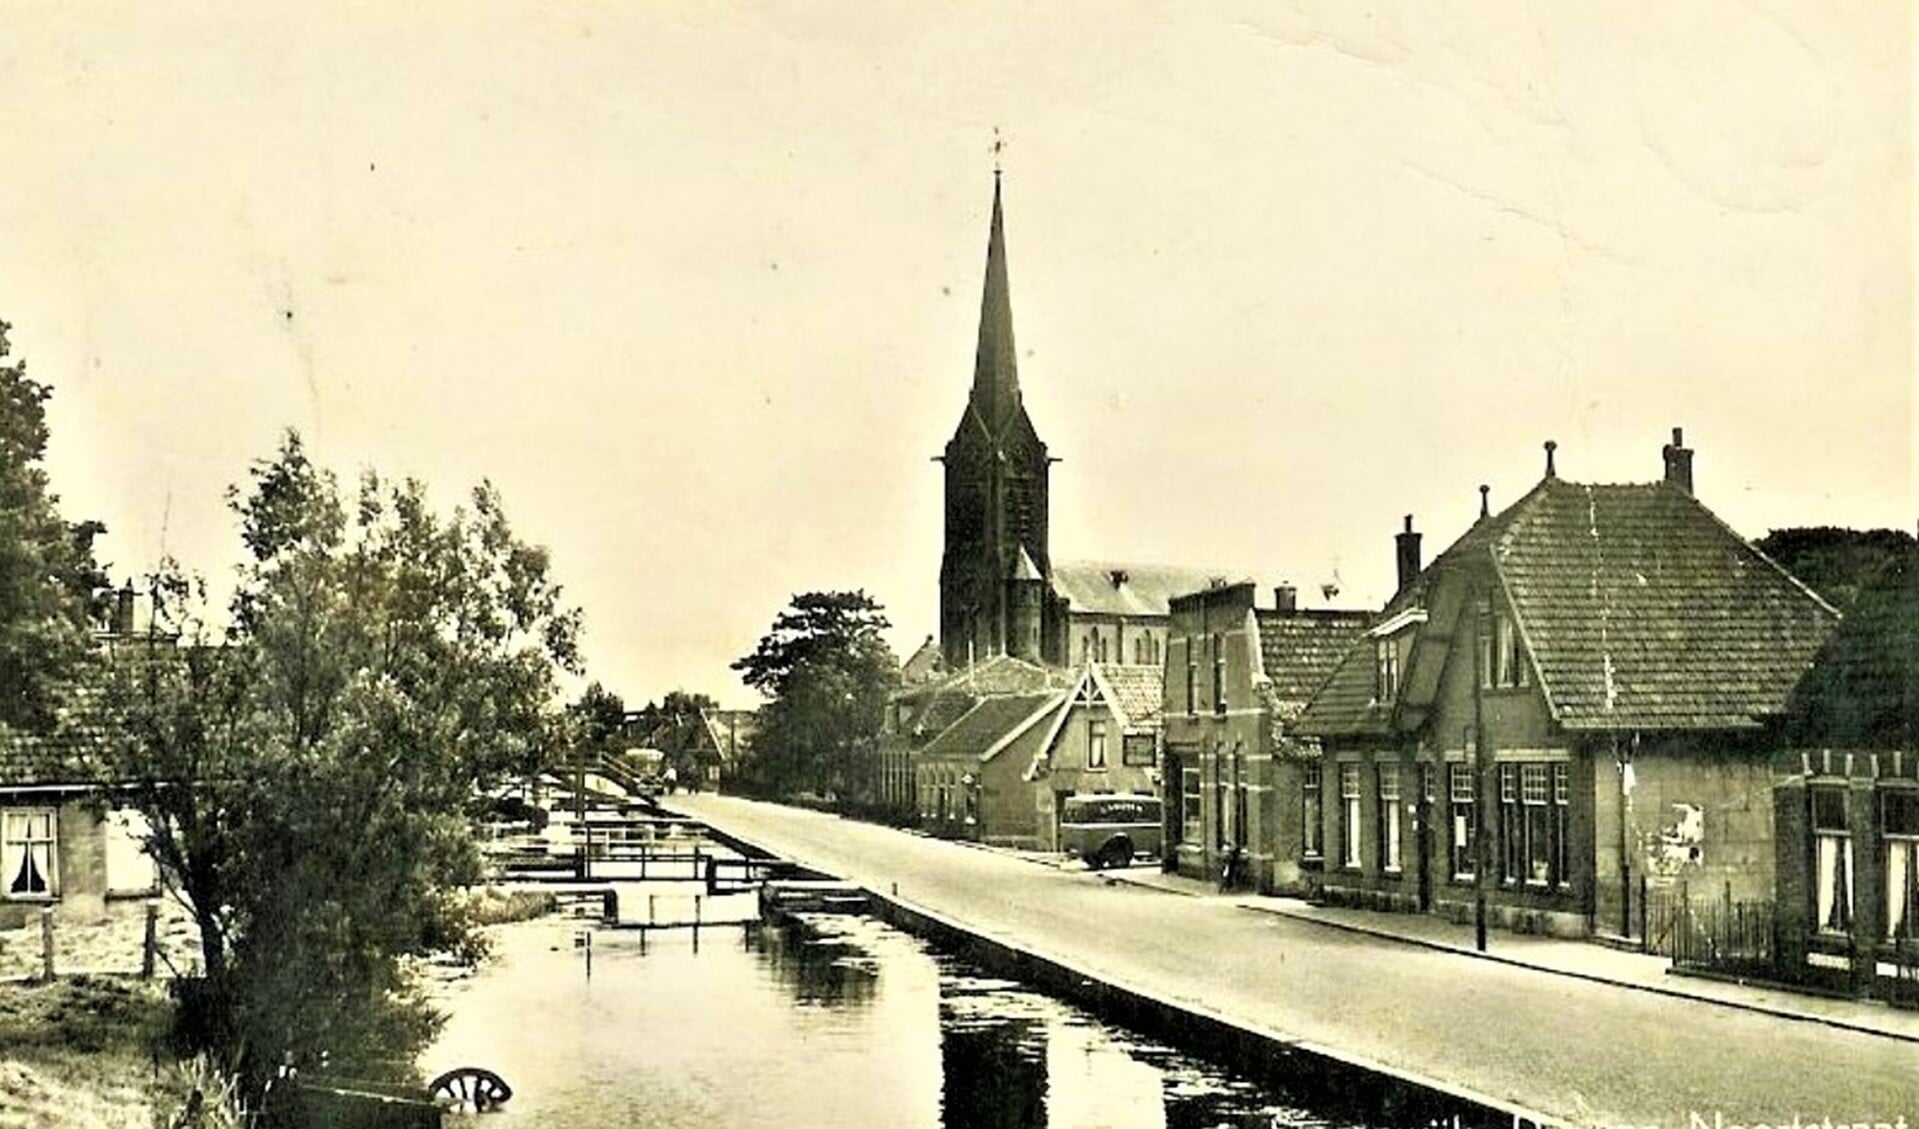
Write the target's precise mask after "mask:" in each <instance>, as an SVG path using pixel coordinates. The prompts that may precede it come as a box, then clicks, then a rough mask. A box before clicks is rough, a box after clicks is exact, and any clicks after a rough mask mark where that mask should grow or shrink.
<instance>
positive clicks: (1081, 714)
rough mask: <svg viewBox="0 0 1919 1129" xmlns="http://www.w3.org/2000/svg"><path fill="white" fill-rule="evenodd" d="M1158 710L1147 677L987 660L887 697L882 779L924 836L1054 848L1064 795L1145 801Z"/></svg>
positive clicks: (1104, 668) (1115, 668) (1152, 776)
mask: <svg viewBox="0 0 1919 1129" xmlns="http://www.w3.org/2000/svg"><path fill="white" fill-rule="evenodd" d="M1159 701H1160V689H1159V672H1158V671H1156V670H1153V669H1151V668H1146V667H1135V666H1130V665H1125V666H1122V665H1118V664H1106V665H1102V664H1090V665H1088V666H1086V667H1084V668H1082V669H1080V670H1077V671H1066V670H1060V669H1057V668H1050V667H1042V666H1039V665H1037V664H1032V663H1027V662H1025V661H1023V660H1020V659H1015V658H1011V657H1008V656H999V657H997V658H995V659H992V660H989V661H988V662H986V663H984V664H981V665H980V666H978V667H975V668H974V669H973V670H971V671H961V672H960V673H958V674H956V675H953V676H950V677H949V678H948V679H946V680H943V681H942V682H941V683H938V684H934V685H932V686H928V687H924V688H920V689H919V690H917V691H912V690H909V691H903V692H902V693H901V694H899V695H896V696H895V699H894V708H895V711H896V712H895V714H894V716H893V717H892V718H890V719H889V730H890V732H889V734H888V738H887V742H888V744H887V748H888V752H887V753H886V754H885V757H884V760H885V762H886V763H887V767H885V768H883V770H882V776H883V778H884V779H885V780H886V781H887V782H888V787H889V788H890V789H894V790H901V789H907V788H910V789H911V791H910V795H909V796H908V797H906V799H907V801H908V802H909V803H910V807H911V815H912V817H913V821H914V822H916V823H917V824H918V825H919V826H920V827H921V828H923V829H925V830H927V831H929V832H931V833H933V834H935V835H939V836H942V837H946V838H959V839H969V840H975V841H979V842H988V843H994V844H1001V845H1007V846H1017V847H1023V848H1029V849H1037V850H1057V849H1058V844H1059V827H1058V819H1059V809H1060V804H1061V801H1062V800H1063V799H1064V797H1066V796H1070V795H1074V794H1076V793H1137V794H1146V795H1150V794H1153V793H1154V792H1155V791H1156V786H1157V781H1158V775H1157V772H1158V751H1159ZM894 802H897V801H894Z"/></svg>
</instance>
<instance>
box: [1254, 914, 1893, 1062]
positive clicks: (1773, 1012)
mask: <svg viewBox="0 0 1919 1129" xmlns="http://www.w3.org/2000/svg"><path fill="white" fill-rule="evenodd" d="M1234 904H1235V905H1237V906H1238V907H1239V908H1240V909H1243V910H1248V911H1250V912H1253V913H1264V914H1269V915H1271V916H1273V917H1283V918H1286V919H1287V920H1288V921H1300V922H1304V923H1306V924H1308V925H1320V926H1324V927H1325V928H1327V929H1336V930H1339V931H1340V932H1343V933H1353V934H1357V935H1359V936H1362V937H1373V938H1376V939H1378V940H1382V941H1394V942H1397V943H1399V944H1402V945H1412V946H1414V947H1417V948H1421V949H1430V950H1432V951H1434V952H1441V953H1451V954H1453V955H1454V956H1462V957H1471V958H1473V959H1474V960H1485V961H1491V962H1493V963H1495V964H1504V965H1509V966H1511V967H1513V968H1525V969H1530V970H1532V971H1534V972H1543V973H1546V974H1548V975H1551V976H1564V977H1567V978H1569V979H1573V980H1584V981H1586V982H1587V983H1590V984H1603V985H1606V986H1608V987H1613V988H1626V989H1629V990H1631V991H1635V992H1648V993H1651V994H1652V995H1655V996H1667V997H1670V998H1672V999H1675V1000H1690V1001H1693V1002H1696V1003H1702V1004H1716V1005H1718V1006H1720V1007H1726V1008H1732V1009H1734V1010H1736V1011H1747V1012H1753V1013H1756V1014H1759V1015H1769V1016H1772V1017H1774V1018H1776V1019H1791V1020H1796V1021H1798V1022H1800V1023H1816V1024H1819V1025H1820V1026H1822V1027H1831V1028H1835V1029H1837V1030H1840V1031H1851V1032H1853V1033H1855V1034H1859V1035H1873V1036H1877V1037H1878V1038H1881V1039H1895V1040H1898V1041H1899V1042H1902V1043H1919V1035H1909V1034H1906V1033H1905V1032H1902V1031H1887V1030H1886V1029H1884V1028H1882V1027H1871V1026H1868V1025H1866V1024H1863V1023H1854V1022H1851V1021H1849V1020H1845V1019H1840V1018H1837V1017H1834V1016H1825V1015H1814V1014H1812V1013H1810V1012H1803V1011H1792V1010H1790V1009H1787V1008H1781V1007H1774V1006H1772V1005H1770V1004H1761V1003H1750V1002H1746V1001H1743V1000H1728V999H1723V998H1721V997H1718V996H1705V995H1700V994H1699V993H1697V992H1687V991H1684V990H1682V989H1679V988H1667V987H1662V986H1660V985H1658V984H1643V983H1638V982H1635V981H1632V980H1620V979H1617V978H1615V977H1611V976H1602V975H1600V974H1599V973H1596V972H1580V971H1577V970H1575V969H1570V968H1554V967H1552V966H1551V965H1545V964H1534V963H1532V962H1531V961H1525V960H1520V959H1518V958H1516V957H1509V956H1503V955H1501V954H1499V953H1482V952H1478V951H1476V950H1473V949H1462V948H1460V947H1459V946H1457V945H1449V944H1446V943H1445V942H1443V941H1428V940H1426V939H1424V938H1420V937H1407V936H1404V935H1401V934H1398V933H1390V932H1387V931H1386V930H1383V929H1374V928H1371V927H1368V926H1365V925H1357V924H1354V923H1352V922H1348V921H1331V920H1328V919H1326V918H1323V917H1312V916H1310V915H1307V914H1301V913H1294V912H1292V911H1290V910H1286V909H1282V908H1280V907H1278V906H1266V905H1260V904H1258V903H1256V902H1248V901H1244V900H1242V901H1239V902H1235V903H1234Z"/></svg>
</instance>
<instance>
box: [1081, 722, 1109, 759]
mask: <svg viewBox="0 0 1919 1129" xmlns="http://www.w3.org/2000/svg"><path fill="white" fill-rule="evenodd" d="M1086 768H1087V771H1089V772H1104V771H1105V770H1106V719H1105V718H1103V717H1089V718H1087V719H1086Z"/></svg>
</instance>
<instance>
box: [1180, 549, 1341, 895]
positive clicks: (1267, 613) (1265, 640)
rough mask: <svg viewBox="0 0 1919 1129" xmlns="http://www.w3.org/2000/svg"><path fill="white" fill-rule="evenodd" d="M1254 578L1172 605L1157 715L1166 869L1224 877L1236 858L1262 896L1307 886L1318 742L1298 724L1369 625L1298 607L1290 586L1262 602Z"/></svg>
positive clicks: (1189, 596) (1201, 592)
mask: <svg viewBox="0 0 1919 1129" xmlns="http://www.w3.org/2000/svg"><path fill="white" fill-rule="evenodd" d="M1255 597H1256V591H1255V589H1254V586H1253V585H1252V584H1251V583H1241V584H1229V585H1219V586H1215V587H1212V588H1205V589H1201V590H1199V591H1197V592H1192V593H1189V594H1187V595H1183V596H1179V597H1176V598H1175V599H1174V600H1173V601H1172V611H1173V615H1172V626H1171V634H1170V637H1169V639H1168V642H1167V654H1166V667H1165V672H1166V673H1165V677H1164V679H1163V686H1164V691H1163V695H1162V703H1163V704H1162V711H1161V712H1162V716H1163V718H1164V731H1165V757H1164V762H1163V763H1164V765H1165V772H1164V776H1165V800H1166V807H1165V810H1166V813H1167V837H1166V841H1167V855H1166V862H1167V864H1168V866H1169V868H1174V869H1177V870H1178V871H1179V872H1181V873H1183V874H1186V875H1189V876H1192V877H1196V878H1214V879H1216V878H1218V877H1219V876H1220V875H1221V873H1222V871H1223V869H1224V864H1225V860H1226V858H1227V856H1228V854H1229V853H1231V854H1232V855H1234V856H1235V857H1237V858H1238V859H1239V860H1240V861H1241V862H1242V863H1243V864H1244V869H1243V872H1242V873H1243V875H1244V878H1245V880H1246V881H1247V882H1248V884H1250V885H1251V886H1253V887H1254V888H1256V889H1258V890H1260V891H1262V892H1268V893H1270V892H1275V891H1277V892H1286V893H1300V892H1303V889H1304V885H1303V881H1302V870H1301V863H1302V859H1304V858H1308V857H1312V856H1310V855H1309V851H1310V849H1311V848H1312V843H1311V842H1310V840H1309V837H1307V836H1306V835H1305V834H1304V832H1303V825H1302V821H1301V820H1302V813H1301V811H1300V809H1299V807H1298V805H1297V804H1296V803H1290V802H1282V800H1281V798H1282V797H1296V796H1298V795H1300V794H1301V787H1302V783H1303V781H1304V779H1305V778H1306V776H1307V775H1308V774H1310V773H1314V772H1316V771H1317V770H1318V765H1319V748H1318V745H1317V744H1316V743H1314V742H1311V741H1302V740H1301V739H1300V738H1299V737H1298V735H1297V734H1295V733H1294V732H1293V731H1292V726H1293V722H1294V720H1295V719H1296V718H1298V716H1299V714H1300V711H1301V710H1302V709H1304V708H1305V706H1306V702H1307V700H1308V699H1309V698H1310V696H1311V695H1312V692H1313V691H1314V690H1316V689H1318V688H1319V685H1320V684H1321V683H1322V682H1324V681H1325V680H1326V678H1327V676H1329V675H1330V674H1331V673H1332V672H1333V670H1334V668H1335V667H1337V666H1338V665H1339V662H1340V659H1341V658H1342V657H1343V656H1344V655H1345V653H1346V650H1347V648H1348V647H1349V646H1351V644H1352V643H1353V641H1354V640H1356V639H1357V638H1358V637H1359V636H1360V635H1361V633H1363V632H1364V631H1365V629H1366V627H1367V625H1368V624H1369V623H1370V622H1371V619H1372V616H1371V615H1370V613H1367V612H1360V611H1330V610H1320V609H1310V610H1309V609H1303V608H1300V607H1299V606H1298V599H1297V596H1296V593H1295V591H1294V590H1293V589H1292V588H1290V587H1283V586H1282V587H1280V588H1277V589H1275V591H1274V600H1273V606H1272V607H1270V608H1261V607H1256V606H1255Z"/></svg>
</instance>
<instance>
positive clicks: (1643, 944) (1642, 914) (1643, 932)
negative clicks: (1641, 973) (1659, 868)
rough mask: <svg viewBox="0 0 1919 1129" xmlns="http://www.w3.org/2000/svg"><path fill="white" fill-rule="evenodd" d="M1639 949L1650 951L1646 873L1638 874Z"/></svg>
mask: <svg viewBox="0 0 1919 1129" xmlns="http://www.w3.org/2000/svg"><path fill="white" fill-rule="evenodd" d="M1639 949H1640V951H1641V952H1648V953H1649V952H1652V914H1651V911H1649V910H1648V909H1647V908H1646V875H1645V872H1644V871H1641V872H1640V875H1639Z"/></svg>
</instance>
